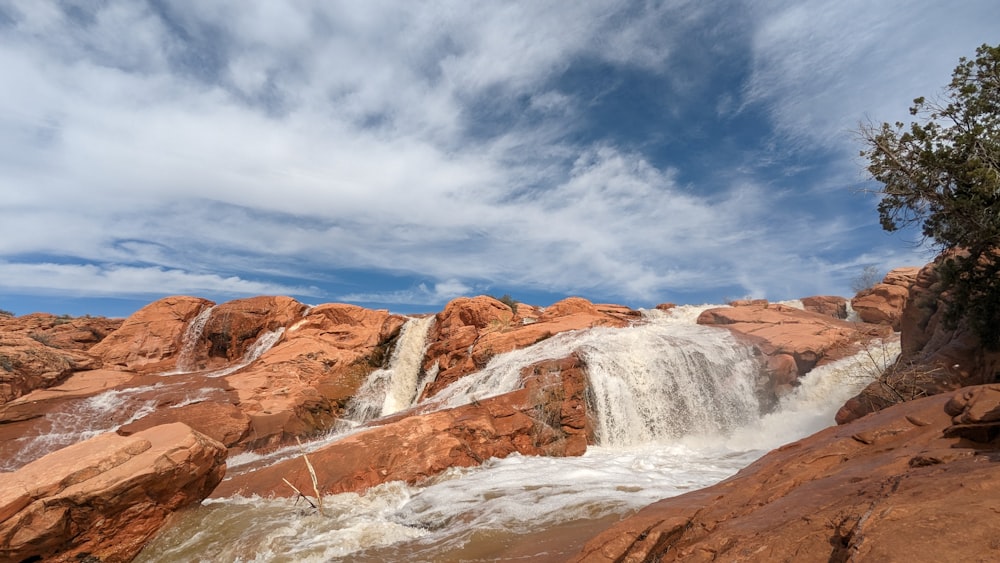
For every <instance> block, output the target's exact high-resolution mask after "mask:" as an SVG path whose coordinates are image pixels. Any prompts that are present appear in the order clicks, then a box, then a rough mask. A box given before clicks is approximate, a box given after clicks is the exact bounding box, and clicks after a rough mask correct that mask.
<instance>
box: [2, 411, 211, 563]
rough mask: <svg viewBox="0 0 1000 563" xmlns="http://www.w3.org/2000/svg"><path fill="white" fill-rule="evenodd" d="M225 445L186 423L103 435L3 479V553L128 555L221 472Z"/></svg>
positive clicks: (22, 556)
mask: <svg viewBox="0 0 1000 563" xmlns="http://www.w3.org/2000/svg"><path fill="white" fill-rule="evenodd" d="M225 458H226V449H225V447H224V446H223V445H222V444H220V443H218V442H216V441H214V440H212V439H210V438H208V437H206V436H204V435H202V434H200V433H197V432H195V431H193V430H191V429H190V428H189V427H187V426H186V425H183V424H170V425H164V426H157V427H154V428H150V429H148V430H146V431H144V432H140V433H137V434H135V435H134V436H131V437H127V438H126V437H122V436H118V435H115V434H104V435H101V436H98V437H96V438H92V439H91V440H87V441H85V442H80V443H78V444H74V445H72V446H69V447H66V448H63V449H61V450H59V451H57V452H54V453H52V454H49V455H47V456H45V457H43V458H41V459H39V460H37V461H35V462H33V463H30V464H28V465H26V466H24V467H22V468H21V469H19V470H18V471H16V472H13V473H7V474H4V475H3V479H2V480H0V560H3V561H24V560H44V561H86V560H95V561H109V562H110V561H129V560H131V559H132V558H133V557H134V556H135V555H136V554H137V553H138V552H139V551H140V550H141V549H142V547H143V546H144V545H145V543H146V541H148V540H149V538H150V537H152V535H153V534H155V533H156V531H157V530H158V529H159V528H160V527H161V526H162V525H163V523H164V522H165V521H166V518H167V517H168V516H169V515H170V514H171V513H172V512H174V511H175V510H177V509H180V508H182V507H184V506H188V505H191V504H194V503H197V502H199V501H201V500H202V499H203V498H205V497H206V496H207V495H208V493H209V492H211V490H212V489H213V488H215V486H216V484H218V482H219V481H220V480H221V479H222V476H223V474H224V472H225Z"/></svg>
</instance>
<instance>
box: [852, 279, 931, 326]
mask: <svg viewBox="0 0 1000 563" xmlns="http://www.w3.org/2000/svg"><path fill="white" fill-rule="evenodd" d="M919 270H920V269H919V268H896V269H894V270H891V271H890V272H889V273H888V274H886V275H885V278H884V279H883V280H882V283H878V284H875V285H874V286H873V287H871V288H870V289H866V290H863V291H860V292H859V293H858V294H857V295H856V296H855V297H854V299H851V307H852V308H853V309H854V310H855V311H857V313H858V317H859V318H860V319H861V320H862V321H864V322H866V323H876V324H885V325H889V326H891V327H892V329H893V330H896V331H898V330H899V322H900V318H901V317H902V315H903V308H904V307H905V306H906V301H907V299H909V295H910V286H911V285H912V284H913V282H914V281H915V280H916V278H917V272H918V271H919Z"/></svg>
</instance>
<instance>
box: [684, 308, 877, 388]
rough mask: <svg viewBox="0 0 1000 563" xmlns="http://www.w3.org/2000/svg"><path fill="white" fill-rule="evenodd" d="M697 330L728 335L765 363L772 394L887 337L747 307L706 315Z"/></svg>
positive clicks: (817, 316) (866, 328)
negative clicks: (758, 354) (712, 329)
mask: <svg viewBox="0 0 1000 563" xmlns="http://www.w3.org/2000/svg"><path fill="white" fill-rule="evenodd" d="M698 324H701V325H707V326H717V327H721V328H726V329H729V330H730V331H732V332H734V333H736V334H737V336H739V337H740V338H743V339H745V340H748V341H750V342H751V343H753V344H754V345H755V346H756V347H757V348H758V349H759V350H760V351H761V353H763V354H764V355H765V356H766V357H767V365H768V368H769V369H770V376H771V381H772V383H773V384H774V391H775V392H776V393H778V394H780V393H782V392H784V391H786V390H787V386H788V385H789V384H790V383H794V380H795V379H796V378H798V377H799V376H802V375H805V374H806V373H808V372H809V371H810V370H812V369H813V368H814V367H816V366H817V365H822V364H825V363H829V362H832V361H835V360H839V359H841V358H844V357H846V356H848V355H851V354H853V353H855V352H857V351H858V350H859V349H860V347H861V346H862V345H864V344H865V343H867V342H869V341H871V340H872V339H873V338H878V337H886V336H889V332H890V331H889V330H888V328H886V327H879V326H876V325H865V324H861V323H851V322H847V321H842V320H839V319H835V318H832V317H830V316H828V315H825V314H821V313H814V312H811V311H804V310H802V309H797V308H794V307H789V306H786V305H780V304H774V303H770V304H769V303H767V302H766V301H765V302H763V303H747V304H744V305H741V306H738V307H722V308H717V309H708V310H706V311H704V312H702V313H701V315H700V316H699V317H698Z"/></svg>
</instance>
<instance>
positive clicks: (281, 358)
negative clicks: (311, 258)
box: [225, 303, 406, 447]
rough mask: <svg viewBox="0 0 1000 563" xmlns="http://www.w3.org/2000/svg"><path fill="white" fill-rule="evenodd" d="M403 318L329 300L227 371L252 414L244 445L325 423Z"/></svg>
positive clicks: (382, 353) (340, 410) (380, 355)
mask: <svg viewBox="0 0 1000 563" xmlns="http://www.w3.org/2000/svg"><path fill="white" fill-rule="evenodd" d="M405 322H406V320H405V319H404V318H403V317H400V316H398V315H391V314H389V312H388V311H385V310H372V309H365V308H363V307H358V306H356V305H346V304H342V303H330V304H324V305H319V306H317V307H314V308H313V309H311V310H310V311H309V313H308V315H306V316H305V317H303V318H301V319H300V320H298V321H296V322H294V323H292V324H291V326H289V327H288V329H287V330H286V331H285V333H284V335H283V337H282V340H281V342H279V343H278V344H277V345H275V346H274V347H273V348H272V349H271V350H270V351H268V352H267V353H265V354H264V355H263V356H261V357H260V359H259V360H258V361H257V362H255V363H253V364H251V365H250V366H248V367H246V368H244V369H243V370H240V371H238V372H236V373H233V374H232V375H228V376H226V378H225V379H226V381H227V382H228V384H229V385H230V386H231V387H232V388H233V389H234V390H235V391H236V393H237V394H238V396H239V407H240V409H241V410H242V411H243V412H244V413H246V414H247V415H248V416H249V417H250V429H249V432H248V434H247V437H246V438H247V440H248V443H247V445H248V446H250V447H262V446H274V445H277V444H280V443H282V442H287V441H288V440H290V439H291V438H292V437H294V436H302V435H308V434H312V433H315V432H317V431H320V430H327V429H329V428H330V427H331V426H332V425H333V424H334V423H335V422H336V421H337V420H338V419H339V418H340V417H342V416H343V414H344V407H345V406H346V404H347V401H348V400H349V399H350V398H351V397H352V396H353V395H354V394H355V393H356V392H357V390H358V387H360V386H361V384H362V383H364V381H365V379H366V378H367V377H368V375H369V374H370V373H371V372H372V371H373V370H375V369H376V368H378V367H381V366H382V365H383V364H384V363H385V362H386V361H387V360H388V357H387V356H386V350H387V348H388V346H389V344H390V343H391V342H392V340H393V338H395V337H396V336H397V335H398V334H399V330H400V328H401V327H402V325H403V324H404V323H405Z"/></svg>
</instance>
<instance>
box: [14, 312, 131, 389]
mask: <svg viewBox="0 0 1000 563" xmlns="http://www.w3.org/2000/svg"><path fill="white" fill-rule="evenodd" d="M121 323H122V321H121V319H107V318H104V317H66V316H62V317H57V316H56V315H50V314H47V313H32V314H30V315H22V316H20V317H13V316H7V315H0V404H3V403H6V402H8V401H11V400H13V399H16V398H18V397H21V396H23V395H25V394H27V393H30V392H31V391H32V390H34V389H45V388H47V387H51V386H53V385H57V384H59V383H61V382H62V381H64V380H65V379H66V378H67V377H69V376H70V375H71V374H72V373H73V372H75V371H79V370H86V369H94V368H97V367H100V365H101V362H100V359H98V358H95V357H93V355H91V354H90V353H88V351H89V350H90V349H91V348H92V347H93V346H95V345H96V344H98V343H99V342H100V341H101V340H102V339H104V338H105V337H106V336H107V335H108V334H110V333H111V332H113V331H114V330H115V329H117V328H118V326H119V325H121Z"/></svg>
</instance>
